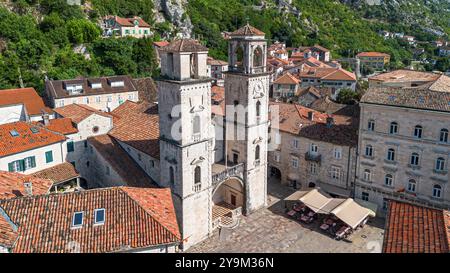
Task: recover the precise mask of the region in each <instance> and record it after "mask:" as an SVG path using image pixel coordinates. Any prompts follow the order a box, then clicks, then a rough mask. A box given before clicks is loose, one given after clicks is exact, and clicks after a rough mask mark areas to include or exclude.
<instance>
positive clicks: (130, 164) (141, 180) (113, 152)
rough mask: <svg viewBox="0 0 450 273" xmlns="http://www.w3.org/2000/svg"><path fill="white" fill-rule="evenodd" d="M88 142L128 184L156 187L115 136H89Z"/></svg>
mask: <svg viewBox="0 0 450 273" xmlns="http://www.w3.org/2000/svg"><path fill="white" fill-rule="evenodd" d="M88 142H89V144H91V145H92V146H94V148H95V149H96V150H97V152H98V153H99V154H100V155H101V156H102V157H103V158H104V159H105V160H106V161H107V162H108V163H109V164H110V165H111V167H112V168H113V169H114V171H116V172H117V174H118V175H119V176H120V177H121V178H122V179H123V182H124V183H125V184H126V185H127V186H132V187H156V184H155V183H154V182H153V181H152V180H151V178H150V177H149V176H148V175H147V174H146V173H145V172H144V171H143V170H142V169H141V168H140V167H139V166H138V165H137V163H136V162H135V161H134V160H133V159H132V158H131V157H130V156H129V155H128V153H127V152H126V151H125V150H124V149H123V148H122V146H120V144H119V143H118V142H117V140H115V139H114V138H112V137H110V136H109V135H99V136H96V137H90V138H88ZM119 182H122V181H119Z"/></svg>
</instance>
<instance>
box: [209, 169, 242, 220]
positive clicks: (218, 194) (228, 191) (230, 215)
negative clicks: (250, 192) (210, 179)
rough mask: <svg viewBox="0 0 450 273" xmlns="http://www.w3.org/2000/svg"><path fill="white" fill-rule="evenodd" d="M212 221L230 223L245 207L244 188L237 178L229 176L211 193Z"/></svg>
mask: <svg viewBox="0 0 450 273" xmlns="http://www.w3.org/2000/svg"><path fill="white" fill-rule="evenodd" d="M212 201H213V208H212V222H213V226H214V223H216V222H218V223H220V224H222V225H231V224H233V222H235V219H234V218H235V217H236V216H240V214H241V213H242V211H244V208H245V201H246V200H245V190H244V184H243V182H242V181H241V180H240V179H238V178H230V179H228V180H226V181H224V182H222V183H221V184H219V185H218V186H217V188H216V189H215V190H214V191H213V195H212Z"/></svg>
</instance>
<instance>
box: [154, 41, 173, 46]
mask: <svg viewBox="0 0 450 273" xmlns="http://www.w3.org/2000/svg"><path fill="white" fill-rule="evenodd" d="M153 44H154V45H155V46H157V47H163V46H166V45H169V44H170V43H169V42H168V41H160V42H153Z"/></svg>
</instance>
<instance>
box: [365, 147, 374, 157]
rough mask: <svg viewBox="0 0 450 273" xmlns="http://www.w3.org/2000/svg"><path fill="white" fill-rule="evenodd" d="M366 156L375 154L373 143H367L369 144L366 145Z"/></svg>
mask: <svg viewBox="0 0 450 273" xmlns="http://www.w3.org/2000/svg"><path fill="white" fill-rule="evenodd" d="M366 156H370V157H372V156H373V148H372V145H367V146H366Z"/></svg>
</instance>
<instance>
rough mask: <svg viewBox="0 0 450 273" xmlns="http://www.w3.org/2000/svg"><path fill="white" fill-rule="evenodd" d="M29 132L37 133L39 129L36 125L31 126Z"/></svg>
mask: <svg viewBox="0 0 450 273" xmlns="http://www.w3.org/2000/svg"><path fill="white" fill-rule="evenodd" d="M30 130H31V132H32V133H33V134H37V133H39V129H38V128H36V127H31V129H30Z"/></svg>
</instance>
